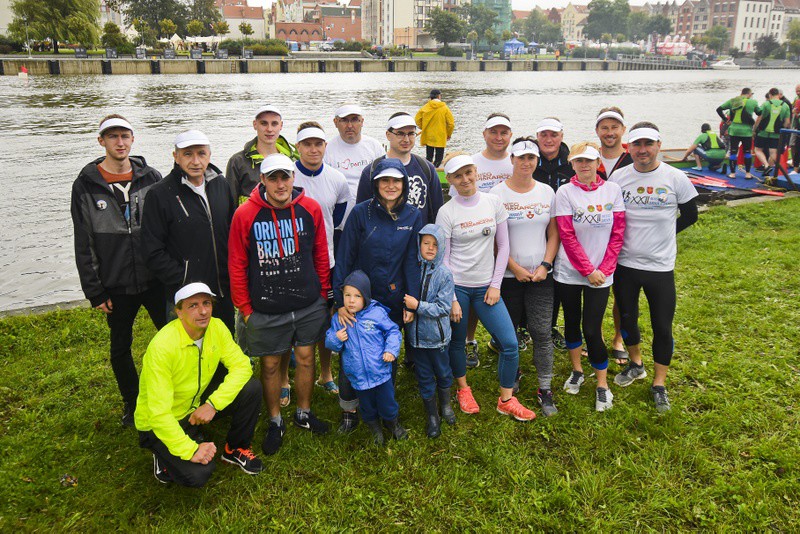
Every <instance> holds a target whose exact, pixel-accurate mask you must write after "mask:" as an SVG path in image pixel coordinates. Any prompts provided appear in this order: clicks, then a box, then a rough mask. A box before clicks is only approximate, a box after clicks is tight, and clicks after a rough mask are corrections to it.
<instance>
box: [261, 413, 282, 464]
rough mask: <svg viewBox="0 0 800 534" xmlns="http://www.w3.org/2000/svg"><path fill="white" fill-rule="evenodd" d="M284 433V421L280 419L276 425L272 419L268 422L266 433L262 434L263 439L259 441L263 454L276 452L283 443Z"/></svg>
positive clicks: (269, 454)
mask: <svg viewBox="0 0 800 534" xmlns="http://www.w3.org/2000/svg"><path fill="white" fill-rule="evenodd" d="M285 433H286V423H284V422H283V421H282V420H281V424H280V425H278V424H277V423H275V422H274V421H270V422H269V428H268V429H267V434H266V435H265V436H264V441H263V442H262V443H261V450H262V451H264V454H266V455H267V456H271V455H273V454H275V453H276V452H278V449H280V448H281V445H283V435H284V434H285Z"/></svg>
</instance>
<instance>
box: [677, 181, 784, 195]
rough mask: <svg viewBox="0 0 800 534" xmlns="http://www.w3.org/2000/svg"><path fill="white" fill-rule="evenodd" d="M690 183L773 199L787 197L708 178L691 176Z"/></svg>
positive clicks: (776, 192) (775, 192) (778, 192)
mask: <svg viewBox="0 0 800 534" xmlns="http://www.w3.org/2000/svg"><path fill="white" fill-rule="evenodd" d="M689 181H690V182H692V183H693V184H694V185H705V186H708V187H719V188H726V189H738V190H739V191H752V192H753V193H758V194H759V195H769V196H772V197H782V196H785V195H784V193H781V192H780V191H768V190H766V189H748V188H746V187H736V186H735V185H731V184H727V183H724V182H717V181H715V180H709V179H706V178H693V177H691V176H690V177H689Z"/></svg>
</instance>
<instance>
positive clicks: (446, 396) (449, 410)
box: [437, 388, 456, 425]
mask: <svg viewBox="0 0 800 534" xmlns="http://www.w3.org/2000/svg"><path fill="white" fill-rule="evenodd" d="M437 391H438V393H439V413H440V414H441V415H442V419H444V420H445V422H446V423H447V424H448V425H454V424H456V413H455V412H454V411H453V407H452V406H450V388H447V389H442V388H438V390H437Z"/></svg>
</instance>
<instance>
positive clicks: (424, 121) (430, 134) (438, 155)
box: [414, 89, 455, 167]
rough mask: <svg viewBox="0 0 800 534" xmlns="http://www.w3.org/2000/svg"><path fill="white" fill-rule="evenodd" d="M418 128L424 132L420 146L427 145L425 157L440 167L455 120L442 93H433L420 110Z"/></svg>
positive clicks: (417, 120) (416, 119)
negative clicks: (443, 99)
mask: <svg viewBox="0 0 800 534" xmlns="http://www.w3.org/2000/svg"><path fill="white" fill-rule="evenodd" d="M414 121H415V122H416V123H417V126H418V127H419V129H420V130H422V137H421V138H420V144H421V145H425V157H426V159H427V160H428V161H430V162H431V163H433V166H434V167H439V165H441V164H442V158H444V147H446V146H447V142H448V141H449V140H450V137H451V136H452V135H453V128H455V120H454V119H453V114H452V113H451V112H450V108H448V107H447V104H445V103H444V102H442V92H441V91H440V90H438V89H434V90H432V91H431V99H430V100H428V103H427V104H425V105H424V106H422V107H421V108H419V111H417V116H416V117H414Z"/></svg>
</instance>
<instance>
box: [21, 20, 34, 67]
mask: <svg viewBox="0 0 800 534" xmlns="http://www.w3.org/2000/svg"><path fill="white" fill-rule="evenodd" d="M22 20H23V22H25V46H26V47H27V48H28V59H30V58H31V57H32V56H31V38H30V37H29V36H28V15H27V14H23V15H22Z"/></svg>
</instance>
